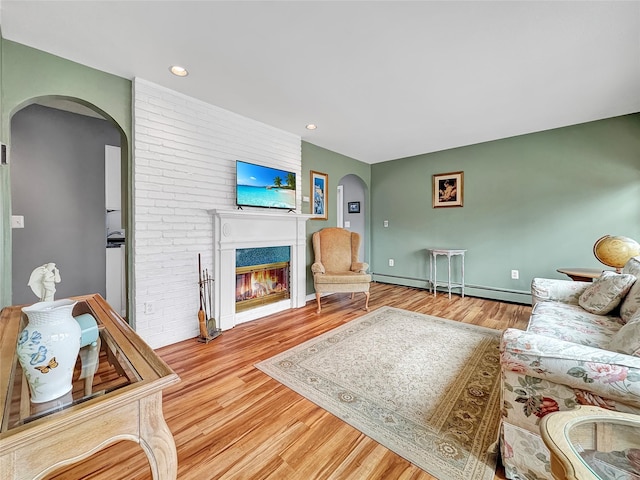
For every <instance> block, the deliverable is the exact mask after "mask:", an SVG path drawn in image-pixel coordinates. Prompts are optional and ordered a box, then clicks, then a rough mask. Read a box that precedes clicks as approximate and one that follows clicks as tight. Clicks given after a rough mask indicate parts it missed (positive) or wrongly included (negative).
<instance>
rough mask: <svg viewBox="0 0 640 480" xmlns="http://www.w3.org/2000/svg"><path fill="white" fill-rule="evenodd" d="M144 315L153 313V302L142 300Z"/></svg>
mask: <svg viewBox="0 0 640 480" xmlns="http://www.w3.org/2000/svg"><path fill="white" fill-rule="evenodd" d="M144 313H145V315H151V314H152V313H153V302H144Z"/></svg>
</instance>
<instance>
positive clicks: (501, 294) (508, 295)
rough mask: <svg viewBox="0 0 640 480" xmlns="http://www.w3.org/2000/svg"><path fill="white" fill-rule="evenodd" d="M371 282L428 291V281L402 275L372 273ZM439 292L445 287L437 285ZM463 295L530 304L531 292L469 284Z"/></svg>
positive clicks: (466, 285) (454, 291)
mask: <svg viewBox="0 0 640 480" xmlns="http://www.w3.org/2000/svg"><path fill="white" fill-rule="evenodd" d="M372 275H373V280H374V281H375V282H380V283H390V284H394V285H402V286H407V287H414V288H421V289H425V290H429V289H430V282H429V279H426V278H416V277H406V276H402V275H389V274H386V273H375V272H373V273H372ZM436 290H437V291H439V292H443V291H444V292H446V291H448V290H447V287H446V286H444V287H443V286H441V285H438V288H437V289H436ZM459 292H460V288H459V287H458V288H453V289H452V293H459ZM464 294H465V296H466V295H468V296H470V297H480V298H490V299H496V300H504V301H508V302H515V303H524V304H530V303H531V292H530V291H526V290H516V289H511V288H501V287H492V286H488V285H474V284H471V283H465V284H464Z"/></svg>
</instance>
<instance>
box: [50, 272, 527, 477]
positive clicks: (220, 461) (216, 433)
mask: <svg viewBox="0 0 640 480" xmlns="http://www.w3.org/2000/svg"><path fill="white" fill-rule="evenodd" d="M322 303H323V308H322V313H321V314H316V313H315V312H316V307H315V302H309V303H307V305H306V306H305V307H304V308H301V309H296V310H292V311H288V312H283V313H280V314H276V315H271V316H269V317H266V318H263V319H260V320H255V321H253V322H248V323H245V324H242V325H239V326H237V327H235V328H234V329H232V330H229V331H226V332H224V333H223V334H222V335H221V336H220V337H218V338H217V339H215V340H214V341H212V342H211V343H209V344H203V343H199V342H197V341H196V340H195V339H193V340H186V341H184V342H180V343H177V344H174V345H170V346H168V347H164V348H161V349H159V350H158V354H159V355H160V356H161V357H162V358H163V359H164V360H165V361H166V362H167V363H168V364H169V365H170V366H171V367H172V368H173V369H174V371H175V372H176V373H177V374H178V375H179V376H180V377H181V380H182V381H181V382H180V383H178V384H177V385H175V386H173V387H172V388H170V389H167V390H165V391H164V415H165V418H166V420H167V423H168V425H169V428H170V429H171V431H172V432H173V435H174V438H175V441H176V446H177V449H178V478H179V479H185V480H187V479H189V480H191V479H193V480H196V479H197V480H203V479H207V480H208V479H251V480H258V479H260V480H261V479H274V480H275V479H277V480H282V479H292V480H293V479H295V480H316V479H323V480H324V479H336V480H338V479H339V480H342V479H354V480H356V479H358V480H360V479H367V480H369V479H380V480H383V479H384V480H396V479H405V480H408V479H412V480H432V479H433V478H434V477H432V476H431V475H428V474H427V473H425V472H424V471H423V470H420V469H419V468H417V467H415V466H413V465H412V464H411V463H409V462H408V461H406V460H404V459H403V458H401V457H399V456H398V455H396V454H395V453H393V452H391V451H390V450H388V449H386V448H385V447H383V446H381V445H380V444H378V443H377V442H375V441H373V440H371V439H369V438H368V437H366V436H365V435H363V434H361V433H360V432H359V431H358V430H356V429H354V428H353V427H351V426H349V425H347V424H345V423H344V422H342V421H341V420H339V419H337V418H336V417H334V416H333V415H331V414H330V413H328V412H326V411H325V410H323V409H321V408H319V407H317V406H316V405H315V404H313V403H311V402H310V401H308V400H306V399H305V398H303V397H301V396H300V395H298V394H297V393H295V392H293V391H292V390H289V389H288V388H287V387H285V386H283V385H281V384H280V383H278V382H276V381H275V380H272V379H271V378H270V377H268V376H267V375H265V374H264V373H262V372H260V371H259V370H257V369H256V368H254V367H253V365H254V363H256V362H258V361H260V360H264V359H266V358H269V357H271V356H273V355H275V354H277V353H280V352H282V351H284V350H287V349H288V348H291V347H293V346H294V345H297V344H299V343H302V342H304V341H306V340H308V339H310V338H313V337H315V336H317V335H319V334H321V333H324V332H326V331H328V330H330V329H332V328H335V327H337V326H339V325H342V324H344V323H346V322H349V321H350V320H353V319H354V318H356V317H359V316H361V315H364V314H365V313H366V312H365V311H364V310H363V306H364V297H363V296H362V295H356V298H355V300H354V301H351V299H350V296H349V295H348V294H336V295H332V296H329V297H326V298H324V299H323V301H322ZM384 305H389V306H393V307H397V308H403V309H406V310H412V311H415V312H420V313H425V314H429V315H435V316H439V317H443V318H449V319H452V320H457V321H460V322H466V323H471V324H475V325H481V326H484V327H489V328H494V329H500V330H501V329H505V328H508V327H516V328H524V327H525V326H526V324H527V321H528V318H529V315H530V312H531V307H529V306H525V305H516V304H509V303H503V302H497V301H491V300H483V299H478V298H470V297H465V298H461V297H460V296H457V295H454V296H453V297H452V299H451V300H449V299H448V298H447V296H446V295H445V294H442V293H439V294H438V295H437V297H436V298H435V299H434V298H433V296H432V295H430V294H429V293H428V292H426V291H424V290H420V289H414V288H407V287H398V286H392V285H386V284H372V286H371V301H370V309H371V310H374V309H376V308H378V307H381V306H384ZM48 478H55V479H58V480H60V479H65V480H71V479H104V480H116V479H122V480H125V479H126V480H137V479H139V480H142V479H149V478H151V470H150V468H149V466H148V463H147V458H146V456H145V455H144V453H143V451H142V448H141V447H140V446H138V445H137V444H135V443H133V442H119V443H116V444H114V445H111V446H110V447H108V448H106V449H104V450H102V451H100V452H99V453H97V454H95V455H93V456H92V457H90V458H89V459H87V460H85V461H83V462H80V463H77V464H74V465H72V466H71V467H67V468H65V469H62V470H59V471H57V472H56V475H54V476H51V477H48ZM495 479H504V472H503V470H502V467H501V466H498V469H497V472H496V476H495ZM440 480H447V479H440Z"/></svg>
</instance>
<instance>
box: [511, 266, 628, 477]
mask: <svg viewBox="0 0 640 480" xmlns="http://www.w3.org/2000/svg"><path fill="white" fill-rule="evenodd" d="M636 278H638V279H640V256H638V257H634V258H632V259H630V260H629V261H628V262H627V264H626V265H625V266H624V268H623V271H622V273H621V274H616V273H614V272H604V273H603V276H602V277H600V278H599V279H597V280H596V281H594V282H572V281H570V280H553V279H542V278H535V279H534V280H533V281H532V284H531V293H532V298H533V310H532V314H531V318H530V320H529V325H528V327H527V330H526V331H522V330H517V329H511V328H510V329H507V330H505V331H504V332H503V335H502V341H501V346H500V348H501V357H500V363H501V374H502V400H503V408H502V425H501V438H500V449H501V454H502V461H503V464H504V467H505V473H506V476H507V478H509V479H514V480H524V479H527V480H537V479H551V478H553V477H552V476H551V469H550V465H549V451H548V450H547V448H546V447H545V445H544V443H543V442H542V439H541V438H540V435H539V423H540V419H541V418H542V417H544V416H545V415H546V414H548V413H551V412H555V411H557V410H566V409H572V408H575V407H576V406H577V405H597V406H600V407H603V408H607V409H611V410H617V411H621V412H629V413H635V414H638V415H640V280H638V281H636ZM594 312H595V313H594Z"/></svg>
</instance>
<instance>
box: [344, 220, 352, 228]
mask: <svg viewBox="0 0 640 480" xmlns="http://www.w3.org/2000/svg"><path fill="white" fill-rule="evenodd" d="M349 227H351V222H350V221H349V220H345V221H344V228H349Z"/></svg>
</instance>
